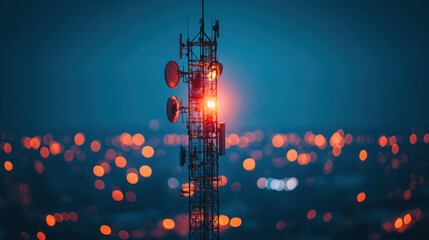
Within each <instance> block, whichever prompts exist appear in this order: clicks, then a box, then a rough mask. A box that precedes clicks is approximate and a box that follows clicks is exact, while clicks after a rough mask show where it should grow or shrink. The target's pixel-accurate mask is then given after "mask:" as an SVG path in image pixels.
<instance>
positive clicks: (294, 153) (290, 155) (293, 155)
mask: <svg viewBox="0 0 429 240" xmlns="http://www.w3.org/2000/svg"><path fill="white" fill-rule="evenodd" d="M286 157H287V160H289V161H291V162H293V161H295V160H296V159H297V158H298V152H297V151H296V150H295V149H290V150H289V151H288V152H287V155H286Z"/></svg>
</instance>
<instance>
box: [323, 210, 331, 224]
mask: <svg viewBox="0 0 429 240" xmlns="http://www.w3.org/2000/svg"><path fill="white" fill-rule="evenodd" d="M331 219H332V213H330V212H327V213H325V214H324V215H323V221H325V222H329V221H331Z"/></svg>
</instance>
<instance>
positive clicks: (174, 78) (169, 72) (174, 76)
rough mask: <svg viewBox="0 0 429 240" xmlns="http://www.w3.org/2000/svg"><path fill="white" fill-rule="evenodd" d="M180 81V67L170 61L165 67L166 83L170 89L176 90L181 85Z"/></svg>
mask: <svg viewBox="0 0 429 240" xmlns="http://www.w3.org/2000/svg"><path fill="white" fill-rule="evenodd" d="M179 81H180V73H179V65H177V63H176V62H175V61H169V62H168V63H167V66H165V82H166V83H167V85H168V86H169V87H171V88H176V87H177V85H179Z"/></svg>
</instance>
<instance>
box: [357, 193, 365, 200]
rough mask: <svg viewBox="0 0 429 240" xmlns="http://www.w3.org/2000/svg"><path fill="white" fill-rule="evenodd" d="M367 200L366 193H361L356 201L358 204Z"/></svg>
mask: <svg viewBox="0 0 429 240" xmlns="http://www.w3.org/2000/svg"><path fill="white" fill-rule="evenodd" d="M365 198H366V194H365V193H364V192H361V193H359V194H358V195H357V197H356V200H357V201H358V202H363V201H365Z"/></svg>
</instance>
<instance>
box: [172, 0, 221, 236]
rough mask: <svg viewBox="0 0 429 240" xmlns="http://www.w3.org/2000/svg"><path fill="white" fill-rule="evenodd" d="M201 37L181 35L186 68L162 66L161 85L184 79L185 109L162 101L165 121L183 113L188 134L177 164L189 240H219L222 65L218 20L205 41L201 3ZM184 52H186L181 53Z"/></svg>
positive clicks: (176, 117)
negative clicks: (184, 175)
mask: <svg viewBox="0 0 429 240" xmlns="http://www.w3.org/2000/svg"><path fill="white" fill-rule="evenodd" d="M200 24H201V26H200V32H199V33H198V34H197V35H196V36H195V37H194V38H192V39H189V37H188V39H187V41H186V43H183V40H182V34H180V35H179V36H180V59H183V52H185V54H186V57H187V59H188V62H187V66H186V67H187V68H185V67H183V68H182V70H180V68H179V65H178V64H177V63H176V62H175V61H170V62H168V64H167V66H166V67H165V81H166V82H167V85H168V86H169V87H170V88H176V87H177V85H178V84H179V82H180V79H182V80H183V82H184V83H185V84H187V85H188V102H187V104H188V106H184V105H183V104H182V101H179V100H178V99H177V98H176V97H174V96H172V97H170V98H169V99H168V101H167V116H168V120H169V121H170V122H172V123H175V122H177V121H178V120H179V116H180V113H182V122H183V123H186V127H187V130H188V137H189V139H188V145H187V146H186V147H185V146H181V147H180V156H179V159H180V160H179V161H180V165H181V166H183V165H185V164H186V163H187V164H188V173H189V182H188V183H187V184H184V185H183V186H182V188H181V189H180V196H181V197H182V196H186V197H189V239H191V240H194V239H195V240H196V239H198V240H202V239H204V240H215V239H219V218H218V216H219V191H218V188H219V186H220V179H219V174H218V169H219V162H218V160H219V156H220V155H225V124H224V123H222V122H218V118H217V117H218V116H217V115H218V114H217V110H218V106H217V83H218V79H219V77H220V75H221V74H222V70H223V66H222V64H221V63H219V61H218V56H217V39H218V38H219V20H216V23H215V24H214V26H211V27H212V33H211V36H210V37H209V36H208V35H207V34H206V32H205V31H204V0H203V1H202V18H201V21H200ZM184 50H185V51H184Z"/></svg>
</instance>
